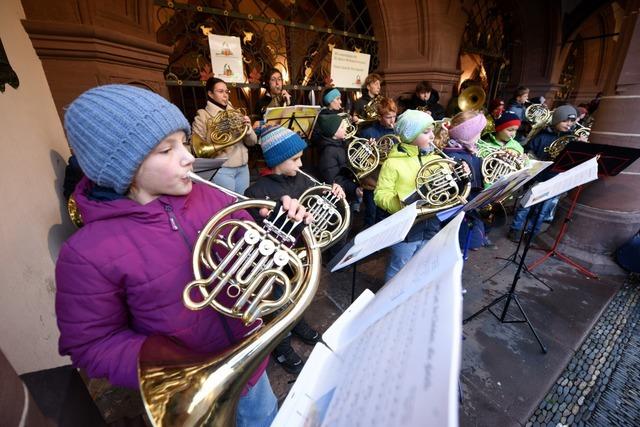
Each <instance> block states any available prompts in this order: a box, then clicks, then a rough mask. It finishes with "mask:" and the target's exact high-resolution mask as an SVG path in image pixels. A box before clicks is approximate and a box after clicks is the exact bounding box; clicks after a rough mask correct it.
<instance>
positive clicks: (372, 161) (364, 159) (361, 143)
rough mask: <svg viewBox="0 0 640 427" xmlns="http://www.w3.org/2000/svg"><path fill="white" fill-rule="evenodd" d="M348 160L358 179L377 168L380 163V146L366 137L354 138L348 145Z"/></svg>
mask: <svg viewBox="0 0 640 427" xmlns="http://www.w3.org/2000/svg"><path fill="white" fill-rule="evenodd" d="M347 160H348V161H349V166H350V167H351V170H352V171H353V173H354V175H355V176H356V178H357V179H358V180H360V179H362V178H364V177H365V176H367V175H369V174H370V173H371V172H373V171H374V170H376V168H377V167H378V165H379V164H380V153H379V152H378V148H377V147H376V146H375V145H374V144H372V143H370V142H369V140H368V139H366V138H354V139H352V140H351V142H349V145H348V146H347Z"/></svg>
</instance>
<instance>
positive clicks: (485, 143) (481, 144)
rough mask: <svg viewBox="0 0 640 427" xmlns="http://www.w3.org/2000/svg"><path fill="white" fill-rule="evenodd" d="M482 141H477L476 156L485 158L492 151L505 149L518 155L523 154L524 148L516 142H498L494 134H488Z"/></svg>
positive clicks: (513, 140) (511, 140)
mask: <svg viewBox="0 0 640 427" xmlns="http://www.w3.org/2000/svg"><path fill="white" fill-rule="evenodd" d="M483 138H484V139H481V140H479V141H478V156H479V157H486V156H487V154H489V153H490V152H492V151H495V150H500V149H503V148H504V149H507V150H513V151H517V152H518V153H519V154H524V147H523V146H522V145H520V143H519V142H518V141H516V140H515V139H513V138H511V139H510V140H509V141H507V142H502V141H498V140H497V139H496V136H495V134H493V133H489V134H486V135H484V136H483Z"/></svg>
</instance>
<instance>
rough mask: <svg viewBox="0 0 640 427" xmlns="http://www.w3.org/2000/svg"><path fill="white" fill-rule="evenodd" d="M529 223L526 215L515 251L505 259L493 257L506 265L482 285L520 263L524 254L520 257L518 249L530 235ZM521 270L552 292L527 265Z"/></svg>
mask: <svg viewBox="0 0 640 427" xmlns="http://www.w3.org/2000/svg"><path fill="white" fill-rule="evenodd" d="M538 220H539V218H537V217H536V222H537V221H538ZM530 221H531V216H530V215H527V218H526V219H525V221H524V225H523V227H522V232H521V233H520V238H519V239H518V244H517V246H516V250H515V251H513V253H512V254H511V255H509V256H508V257H506V258H503V257H499V256H497V257H495V259H501V260H504V261H508V262H507V263H505V264H504V265H503V266H502V267H500V269H499V270H498V271H496V272H495V273H493V274H492V275H491V276H489V277H487V278H486V279H484V280H483V281H482V283H486V282H488V281H489V280H491V279H493V278H494V277H496V276H497V275H498V274H500V273H501V272H502V271H504V270H505V269H506V268H507V267H509V266H510V265H512V264H513V265H518V264H519V263H520V261H521V260H522V259H524V254H523V255H520V247H522V244H523V241H525V240H526V239H527V238H528V236H529V235H530V234H531V233H528V232H527V231H526V230H527V227H528V226H529V222H530ZM523 270H524V272H525V273H527V274H528V275H529V276H531V278H532V279H534V280H536V281H537V282H539V283H540V284H542V285H543V286H544V287H546V288H547V289H548V290H549V291H551V292H553V288H552V287H551V286H549V284H548V283H547V282H545V281H544V280H542V279H541V278H540V277H538V276H537V275H536V274H534V273H532V272H531V270H530V269H529V268H528V267H527V265H526V264H525V265H523Z"/></svg>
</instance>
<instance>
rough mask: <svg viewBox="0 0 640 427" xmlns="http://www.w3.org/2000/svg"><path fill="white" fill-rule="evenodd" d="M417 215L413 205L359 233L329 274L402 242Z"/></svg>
mask: <svg viewBox="0 0 640 427" xmlns="http://www.w3.org/2000/svg"><path fill="white" fill-rule="evenodd" d="M417 215H418V211H417V208H416V203H413V204H411V205H409V206H406V207H405V208H403V209H401V210H399V211H398V212H396V213H394V214H393V215H391V216H389V217H387V218H385V219H383V220H382V221H380V222H378V223H377V224H374V225H372V226H371V227H369V228H367V229H366V230H364V231H362V232H360V233H359V234H358V235H357V236H356V237H355V238H354V239H353V246H352V247H351V248H350V249H349V251H347V253H346V254H345V255H344V256H343V257H342V260H340V261H339V262H338V263H337V264H336V265H335V266H334V267H333V268H332V269H331V272H334V271H336V270H340V269H341V268H344V267H346V266H348V265H351V264H353V263H354V262H356V261H358V260H361V259H362V258H365V257H367V256H369V255H371V254H372V253H374V252H376V251H379V250H380V249H384V248H386V247H389V246H391V245H394V244H396V243H398V242H401V241H403V240H404V238H405V237H406V235H407V233H408V232H409V230H410V229H411V227H412V226H413V223H414V222H415V219H416V216H417Z"/></svg>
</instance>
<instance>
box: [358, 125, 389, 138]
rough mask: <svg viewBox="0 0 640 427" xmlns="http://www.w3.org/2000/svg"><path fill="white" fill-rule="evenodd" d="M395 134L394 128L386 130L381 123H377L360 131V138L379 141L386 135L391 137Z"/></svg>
mask: <svg viewBox="0 0 640 427" xmlns="http://www.w3.org/2000/svg"><path fill="white" fill-rule="evenodd" d="M392 133H393V128H386V127H384V126H382V125H381V124H380V122H375V123H374V124H372V125H371V126H369V127H366V128H364V129H362V130H361V131H358V136H359V137H360V138H367V139H369V138H373V139H378V138H380V137H382V136H385V135H390V134H392Z"/></svg>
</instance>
